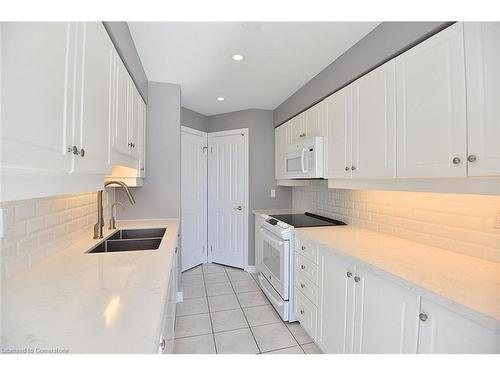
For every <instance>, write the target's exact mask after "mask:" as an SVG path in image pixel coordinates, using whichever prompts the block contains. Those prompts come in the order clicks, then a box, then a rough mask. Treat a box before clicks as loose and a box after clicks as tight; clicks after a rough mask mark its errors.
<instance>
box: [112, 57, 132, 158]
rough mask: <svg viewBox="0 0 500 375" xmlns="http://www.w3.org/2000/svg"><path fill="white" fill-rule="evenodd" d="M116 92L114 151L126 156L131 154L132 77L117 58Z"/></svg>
mask: <svg viewBox="0 0 500 375" xmlns="http://www.w3.org/2000/svg"><path fill="white" fill-rule="evenodd" d="M115 62H116V66H115V92H116V94H115V95H116V107H115V108H116V109H115V111H116V115H115V123H114V126H113V141H112V145H113V151H114V152H118V153H120V154H122V155H124V156H128V155H129V153H130V146H129V143H130V141H129V133H128V131H129V116H130V105H129V104H130V102H129V100H130V77H129V75H128V73H127V69H125V65H123V62H122V60H121V59H120V57H119V56H118V54H116V56H115Z"/></svg>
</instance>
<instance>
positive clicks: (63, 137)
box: [1, 22, 76, 172]
mask: <svg viewBox="0 0 500 375" xmlns="http://www.w3.org/2000/svg"><path fill="white" fill-rule="evenodd" d="M1 28H2V30H1V38H2V39H1V48H2V54H1V58H2V62H1V69H2V71H1V75H2V88H1V89H2V91H1V98H2V105H1V108H2V111H1V112H2V114H1V116H2V119H1V120H2V121H1V122H2V139H1V142H2V145H1V146H2V151H1V152H2V168H3V169H19V170H25V171H26V170H31V171H38V172H68V171H70V170H71V163H72V153H70V152H68V147H72V146H73V144H72V143H70V142H71V132H72V128H73V112H72V111H73V106H72V102H73V100H72V98H73V94H74V93H73V90H74V87H73V83H74V79H75V74H76V72H75V71H74V64H73V62H74V60H75V58H76V56H75V54H74V51H75V43H76V38H75V34H76V25H75V24H72V23H63V22H41V23H38V22H26V23H24V22H22V23H21V22H3V23H2V24H1Z"/></svg>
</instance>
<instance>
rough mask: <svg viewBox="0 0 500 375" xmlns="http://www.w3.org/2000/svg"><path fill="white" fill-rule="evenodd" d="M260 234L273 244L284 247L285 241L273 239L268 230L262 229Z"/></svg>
mask: <svg viewBox="0 0 500 375" xmlns="http://www.w3.org/2000/svg"><path fill="white" fill-rule="evenodd" d="M260 232H261V233H262V235H263V236H264V237H265V238H266V239H267V240H269V241H271V242H272V243H274V244H275V245H278V246H280V247H281V246H283V243H284V242H283V241H279V240H277V239H275V238H273V237H271V236H270V235H269V234H267V233H266V232H267V229H264V228H260Z"/></svg>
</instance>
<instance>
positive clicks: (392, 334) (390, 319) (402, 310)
mask: <svg viewBox="0 0 500 375" xmlns="http://www.w3.org/2000/svg"><path fill="white" fill-rule="evenodd" d="M354 277H355V280H354V289H355V292H354V295H355V308H354V310H355V317H354V353H359V354H384V353H386V354H387V353H391V354H398V353H401V354H403V353H404V354H416V353H417V341H418V313H419V307H420V296H419V295H417V294H414V293H413V292H412V291H410V290H409V289H406V288H404V287H401V286H399V285H397V284H395V283H394V282H392V281H389V280H386V279H384V278H383V277H381V276H379V275H377V274H375V273H374V272H372V271H371V270H369V269H368V267H365V266H361V265H359V264H357V265H356V275H355V276H354Z"/></svg>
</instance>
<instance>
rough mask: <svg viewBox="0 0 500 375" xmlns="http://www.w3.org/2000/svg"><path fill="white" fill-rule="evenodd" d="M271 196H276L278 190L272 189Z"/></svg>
mask: <svg viewBox="0 0 500 375" xmlns="http://www.w3.org/2000/svg"><path fill="white" fill-rule="evenodd" d="M271 198H276V190H275V189H271Z"/></svg>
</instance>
